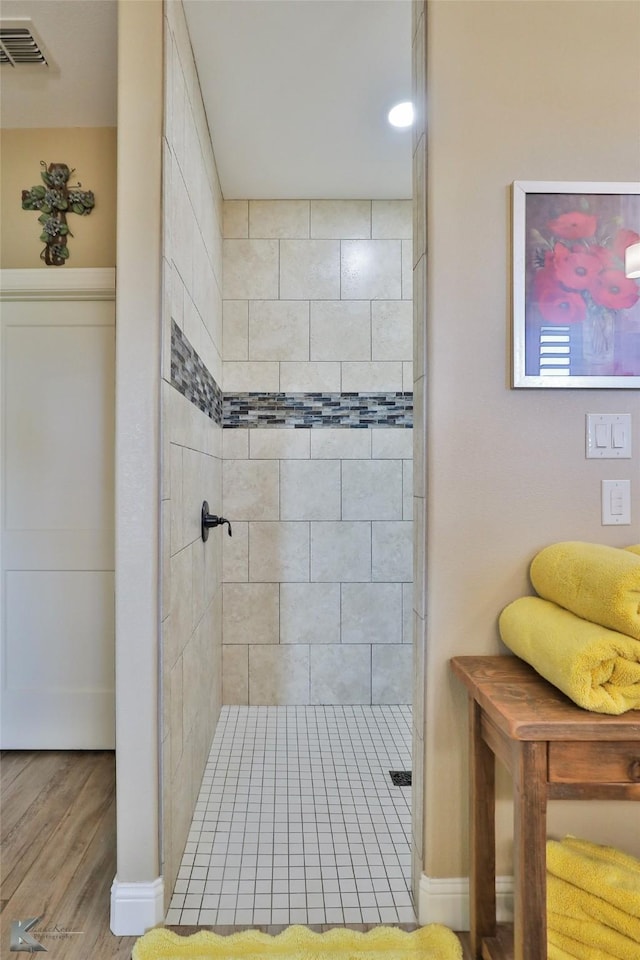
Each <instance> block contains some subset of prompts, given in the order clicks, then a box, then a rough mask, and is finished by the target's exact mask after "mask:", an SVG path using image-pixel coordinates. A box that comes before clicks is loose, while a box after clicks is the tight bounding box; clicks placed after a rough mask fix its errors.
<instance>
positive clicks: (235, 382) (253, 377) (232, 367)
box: [222, 361, 280, 393]
mask: <svg viewBox="0 0 640 960" xmlns="http://www.w3.org/2000/svg"><path fill="white" fill-rule="evenodd" d="M222 370H223V373H222V379H223V383H224V389H225V393H244V392H245V391H249V390H252V391H254V390H259V391H266V392H270V393H277V391H278V390H279V388H280V366H279V364H278V363H277V362H275V361H254V362H252V363H239V362H234V361H229V362H228V363H223V365H222Z"/></svg>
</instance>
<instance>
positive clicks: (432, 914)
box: [418, 873, 513, 930]
mask: <svg viewBox="0 0 640 960" xmlns="http://www.w3.org/2000/svg"><path fill="white" fill-rule="evenodd" d="M496 907H497V914H498V920H499V921H500V922H501V923H502V922H503V921H510V920H513V877H496ZM418 920H419V922H420V923H421V924H422V925H424V924H427V923H442V924H444V925H445V926H446V927H451V929H452V930H468V929H469V878H468V877H444V878H437V877H427V876H426V874H424V873H423V874H422V877H421V879H420V894H419V901H418Z"/></svg>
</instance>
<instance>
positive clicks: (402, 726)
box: [165, 705, 416, 926]
mask: <svg viewBox="0 0 640 960" xmlns="http://www.w3.org/2000/svg"><path fill="white" fill-rule="evenodd" d="M410 767H411V707H408V706H404V705H402V706H386V705H385V706H345V707H333V706H332V707H328V706H325V707H229V706H227V707H223V708H222V712H221V714H220V720H219V722H218V726H217V729H216V735H215V738H214V741H213V745H212V747H211V753H210V756H209V760H208V762H207V766H206V769H205V772H204V776H203V779H202V786H201V789H200V795H199V797H198V802H197V804H196V809H195V813H194V817H193V822H192V824H191V830H190V832H189V837H188V840H187V844H186V847H185V851H184V855H183V858H182V863H181V866H180V870H179V872H178V880H177V881H176V885H175V889H174V892H173V896H172V898H171V903H170V906H169V910H168V912H167V916H166V920H165V922H166V924H167V925H168V926H171V925H175V926H178V925H183V924H184V925H186V924H194V925H198V926H212V925H216V924H235V925H241V924H261V925H262V924H278V923H285V924H286V923H303V924H304V923H337V924H341V923H415V919H416V918H415V913H414V910H413V906H412V901H411V894H410V889H409V887H410V877H411V846H410V844H411V807H410V803H411V787H410V786H394V784H393V783H392V781H391V778H390V776H389V771H390V770H409V769H410Z"/></svg>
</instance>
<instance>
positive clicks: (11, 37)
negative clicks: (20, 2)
mask: <svg viewBox="0 0 640 960" xmlns="http://www.w3.org/2000/svg"><path fill="white" fill-rule="evenodd" d="M5 63H8V64H10V65H11V66H12V67H34V66H35V67H48V66H49V64H48V62H47V56H46V54H45V50H44V45H43V44H42V43H41V41H40V39H39V37H38V36H37V35H36V33H35V31H34V29H33V25H32V23H31V20H0V64H5Z"/></svg>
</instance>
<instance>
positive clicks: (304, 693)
mask: <svg viewBox="0 0 640 960" xmlns="http://www.w3.org/2000/svg"><path fill="white" fill-rule="evenodd" d="M178 172H179V173H180V172H181V171H178ZM173 174H174V171H173V168H172V169H171V175H172V176H173ZM175 214H176V216H180V215H182V214H181V213H180V211H179V210H178V209H176V211H175ZM224 218H225V238H226V239H225V241H224V248H225V251H224V252H225V261H224V262H225V267H226V270H227V272H226V273H225V283H224V289H223V290H222V294H223V296H224V314H223V320H224V323H223V328H222V336H223V339H224V347H225V350H224V364H223V368H222V386H223V388H224V392H225V395H226V399H225V402H224V417H225V420H224V422H225V425H226V426H228V428H229V429H225V430H224V431H223V432H224V435H225V436H224V453H225V464H224V498H223V504H222V512H223V513H224V515H225V516H228V517H229V518H230V520H231V521H232V523H233V525H234V529H233V533H234V536H233V538H232V539H229V538H228V537H226V536H221V537H220V538H219V540H218V543H219V544H221V547H222V563H221V566H222V574H221V575H222V577H223V580H224V583H225V626H226V625H227V624H228V628H227V629H228V630H230V631H231V633H230V634H229V636H230V637H231V638H232V642H231V643H227V644H226V646H225V654H224V656H225V664H226V667H225V669H227V670H228V674H229V676H228V678H225V687H224V697H225V700H227V702H240V703H249V704H263V703H269V704H271V703H273V704H284V703H307V702H309V697H310V696H312V697H313V698H315V699H314V702H316V703H321V702H331V703H339V702H340V701H341V698H342V702H344V703H370V702H371V698H372V696H377V695H380V696H381V697H386V696H389V695H390V693H389V690H391V689H395V688H394V687H393V685H392V683H391V681H390V680H389V681H388V683H387V687H384V685H383V683H382V679H381V678H380V677H378V680H377V681H376V684H375V689H374V687H373V686H372V674H371V663H372V655H373V650H374V647H378V646H379V647H384V648H387V647H388V648H389V649H394V650H395V649H397V648H398V647H401V646H402V644H403V641H405V640H406V639H407V633H408V634H409V640H411V641H412V629H411V628H408V627H407V623H408V621H409V620H410V615H411V613H412V609H411V608H412V593H411V585H410V584H409V583H406V582H405V579H404V578H405V577H406V576H407V569H406V566H407V565H406V545H407V540H406V533H404V531H405V529H406V527H410V526H411V524H410V521H409V519H408V518H409V517H410V512H411V506H410V496H411V483H410V474H411V465H410V460H411V458H412V431H411V430H410V429H403V428H405V427H410V426H411V423H412V405H413V400H412V390H413V380H412V377H413V371H412V368H411V359H412V347H413V344H412V336H411V325H412V314H411V304H409V303H408V302H406V301H405V299H404V298H405V297H406V295H407V291H408V290H409V289H410V286H409V285H408V284H409V280H408V277H407V251H409V252H410V248H411V240H410V237H411V233H412V230H411V203H410V201H403V200H397V201H395V200H394V201H378V200H376V201H370V200H353V201H332V200H311V201H309V200H287V201H277V200H250V201H229V202H226V203H225V204H224ZM177 229H178V230H183V231H184V229H185V228H184V225H183V224H181V223H178V225H177ZM187 261H188V258H187V257H183V258H182V260H181V265H182V266H183V269H185V270H187V269H191V270H192V273H193V271H195V272H196V273H197V272H199V271H200V260H199V259H198V256H197V255H196V258H195V260H194V262H193V264H190V263H189V262H187ZM412 265H413V264H412V257H411V255H409V260H408V268H409V269H410V268H411V267H412ZM403 268H404V275H403ZM204 286H205V285H204V284H203V283H200V280H199V281H198V295H197V296H196V297H195V300H194V298H193V297H190V296H189V295H188V294H186V293H185V291H184V289H183V287H182V286H181V287H179V288H178V289H177V293H176V297H177V298H178V299H179V301H180V309H181V310H182V312H183V314H184V316H185V323H186V324H187V325H188V329H189V331H191V329H192V326H193V327H194V333H193V336H194V340H193V343H194V345H195V346H196V348H198V347H201V348H202V350H203V351H204V352H205V353H206V352H207V351H208V350H209V346H208V341H207V340H203V339H202V331H201V329H200V326H199V325H198V320H197V316H196V317H195V318H194V310H193V304H194V303H196V302H198V301H199V300H200V299H202V298H204V297H206V296H208V295H209V294H207V293H205V292H204ZM214 314H215V311H214ZM196 315H197V311H196ZM214 339H215V338H214ZM208 355H209V354H207V356H208ZM211 363H215V364H217V363H219V358H218V356H217V354H216V353H215V351H214V352H213V354H211ZM410 377H411V380H409V378H410ZM183 459H184V458H182V460H183ZM186 459H187V461H188V462H189V463H191V462H192V461H191V458H190V457H189V456H187V458H186ZM182 460H181V461H180V464H181V468H182ZM195 467H196V470H197V469H200V470H202V469H205V468H203V466H202V465H200V467H198V463H197V461H196V462H195ZM170 480H171V478H169V481H170ZM178 482H179V483H182V484H184V483H185V482H186V483H187V485H189V481H185V480H184V477H183V475H182V473H181V474H180V479H179V481H178ZM196 485H197V483H195V484H194V485H193V486H194V490H195V486H196ZM169 486H170V483H169ZM192 519H193V518H192V517H191V516H190V515H188V516H187V515H186V514H183V515H181V517H180V524H181V527H184V526H185V525H186V526H189V524H190V523H191V520H192ZM394 527H397V528H398V530H397V531H396V533H395V534H394V532H393V529H392V528H394ZM372 529H375V531H376V534H375V537H376V552H375V554H374V555H375V557H376V560H375V563H374V566H373V568H372ZM180 536H181V537H182V536H183V534H182V532H181V533H180ZM185 545H186V544H185ZM387 549H388V550H389V551H390V552H389V555H388V556H386V555H385V551H386V550H387ZM193 556H196V554H195V553H194V554H193ZM408 579H410V576H409V577H408ZM372 581H375V582H372ZM252 587H258V588H259V589H260V590H265V594H264V597H268V601H267V600H265V601H264V603H265V606H264V609H263V610H262V613H261V614H260V607H261V604H260V603H259V602H258V601H257V600H256V598H257V597H260V596H261V595H260V594H258V593H253V594H250V591H249V588H252ZM243 590H244V591H246V596H247V597H249V596H251V597H252V598H253V599H252V600H251V602H248V601H247V602H244V601H243V599H242V598H243V596H244V594H243ZM273 591H277V594H276V593H275V592H273ZM200 592H201V591H200V587H199V586H198V585H197V584H196V586H195V599H194V601H193V603H194V609H197V608H198V605H199V596H200ZM234 604H235V606H234ZM243 618H244V620H243ZM261 620H262V621H264V622H263V623H261V622H260V621H261ZM245 621H246V622H245ZM252 623H253V624H254V626H255V629H256V630H257V631H258V632H257V633H256V634H255V635H256V636H257V637H259V639H258V640H256V641H255V642H253V641H252ZM276 623H277V634H276V626H275V625H276ZM405 646H406V648H408V649H409V650H410V649H412V643H411V642H409V643H405ZM314 651H319V653H318V652H314ZM324 651H328V653H327V654H326V655H323V652H324ZM331 651H335V654H334V655H333V656H332V657H330V656H329V654H330V653H331ZM394 677H395V674H394ZM394 682H395V681H394ZM399 682H400V681H399V680H398V683H399ZM408 692H410V683H408V685H407V690H406V691H405V693H404V694H401V693H398V696H399V697H404V698H405V699H408Z"/></svg>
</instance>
